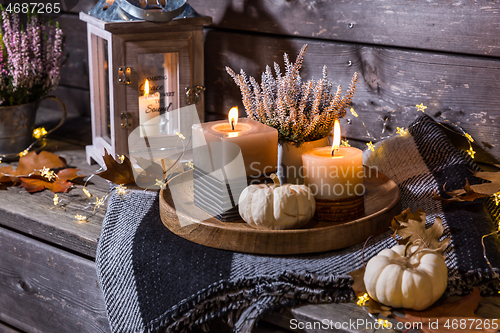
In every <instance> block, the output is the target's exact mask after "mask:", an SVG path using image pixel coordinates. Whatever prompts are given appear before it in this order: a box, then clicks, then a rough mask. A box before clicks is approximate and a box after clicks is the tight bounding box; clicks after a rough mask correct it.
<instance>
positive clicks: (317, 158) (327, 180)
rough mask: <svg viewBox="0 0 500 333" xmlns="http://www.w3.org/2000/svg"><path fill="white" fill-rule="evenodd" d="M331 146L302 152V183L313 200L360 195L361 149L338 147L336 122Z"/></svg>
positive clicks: (361, 175) (361, 181)
mask: <svg viewBox="0 0 500 333" xmlns="http://www.w3.org/2000/svg"><path fill="white" fill-rule="evenodd" d="M333 134H334V135H333V145H332V147H321V148H315V149H312V150H309V151H307V152H305V153H304V154H302V163H303V165H304V183H305V184H306V185H307V186H309V187H310V189H311V191H312V192H313V194H314V197H315V198H317V199H329V200H336V199H345V198H350V197H356V196H362V195H364V191H365V188H364V185H363V178H364V170H363V152H362V151H361V150H360V149H358V148H354V147H339V146H340V136H341V135H340V125H339V122H338V120H337V121H335V127H334V133H333Z"/></svg>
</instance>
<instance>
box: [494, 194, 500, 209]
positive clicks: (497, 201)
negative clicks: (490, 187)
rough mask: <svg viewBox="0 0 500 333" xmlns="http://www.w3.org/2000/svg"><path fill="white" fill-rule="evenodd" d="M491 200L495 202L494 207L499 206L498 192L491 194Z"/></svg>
mask: <svg viewBox="0 0 500 333" xmlns="http://www.w3.org/2000/svg"><path fill="white" fill-rule="evenodd" d="M493 200H495V205H497V206H498V205H500V192H497V193H495V194H493Z"/></svg>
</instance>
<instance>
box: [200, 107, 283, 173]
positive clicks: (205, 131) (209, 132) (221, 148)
mask: <svg viewBox="0 0 500 333" xmlns="http://www.w3.org/2000/svg"><path fill="white" fill-rule="evenodd" d="M233 109H234V111H233V112H236V113H235V114H231V115H230V116H229V119H228V120H221V121H213V122H208V123H201V124H195V125H193V128H192V130H193V149H194V153H193V163H194V166H195V167H196V168H198V169H201V170H202V171H203V172H205V173H207V174H210V173H213V172H215V174H214V175H215V176H216V177H217V178H219V179H220V180H224V179H222V178H220V177H222V175H220V174H219V173H218V172H217V171H218V170H220V169H221V168H222V167H224V169H225V172H226V176H227V177H228V178H232V175H238V176H239V175H241V174H242V173H243V172H245V173H246V176H254V177H258V176H262V175H263V174H264V173H266V174H269V173H271V172H274V171H275V170H276V163H277V155H278V152H277V150H278V131H277V130H276V129H274V128H272V127H269V126H266V125H264V124H262V123H259V122H257V121H255V120H252V119H249V118H239V119H238V109H237V108H233ZM233 109H232V110H233ZM197 147H198V149H197ZM205 148H206V149H205ZM240 153H241V156H242V157H243V164H244V170H243V166H242V165H241V164H239V163H236V162H237V157H238V156H239V154H240Z"/></svg>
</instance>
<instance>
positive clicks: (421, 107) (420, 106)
mask: <svg viewBox="0 0 500 333" xmlns="http://www.w3.org/2000/svg"><path fill="white" fill-rule="evenodd" d="M415 107H416V108H417V110H418V111H422V112H425V109H427V106H425V105H424V103H420V104H417V105H415Z"/></svg>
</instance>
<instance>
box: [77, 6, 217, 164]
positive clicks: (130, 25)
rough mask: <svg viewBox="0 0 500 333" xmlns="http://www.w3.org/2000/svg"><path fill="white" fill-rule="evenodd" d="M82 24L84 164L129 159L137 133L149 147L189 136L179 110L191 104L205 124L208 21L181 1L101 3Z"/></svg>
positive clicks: (188, 126)
mask: <svg viewBox="0 0 500 333" xmlns="http://www.w3.org/2000/svg"><path fill="white" fill-rule="evenodd" d="M80 19H81V20H82V21H85V22H87V40H88V51H89V68H90V70H89V77H90V98H91V109H92V110H91V111H92V145H91V146H87V148H86V152H87V161H88V162H89V163H91V161H92V160H94V161H96V162H97V163H99V164H101V165H103V158H102V157H103V155H104V149H106V150H107V151H108V152H109V153H110V154H111V155H112V156H115V157H116V156H120V155H127V156H128V155H129V152H131V151H132V150H133V147H131V146H130V145H129V140H128V137H129V135H130V133H132V131H134V130H135V129H137V128H138V127H139V129H140V136H141V138H142V137H144V139H145V140H146V141H147V142H148V147H149V143H150V142H153V141H154V140H155V139H157V142H163V143H164V144H166V145H168V141H169V140H173V139H174V137H176V133H189V132H190V131H191V119H185V118H186V117H187V116H188V115H187V114H189V113H187V114H186V113H183V112H182V108H183V107H185V106H188V105H190V104H195V105H196V111H197V113H198V117H199V118H200V121H203V119H204V104H203V102H204V101H203V90H204V88H203V26H204V25H207V24H210V23H211V22H212V19H211V18H210V17H202V16H200V15H199V14H198V13H196V12H195V11H194V10H193V8H192V7H191V6H189V5H188V4H187V3H186V0H170V1H168V0H167V2H165V0H157V2H155V3H154V4H152V3H148V2H146V0H140V1H138V0H116V1H114V2H113V0H100V1H99V2H98V3H97V5H96V6H95V7H94V8H93V9H92V10H91V11H90V12H89V13H83V12H82V13H80Z"/></svg>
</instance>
